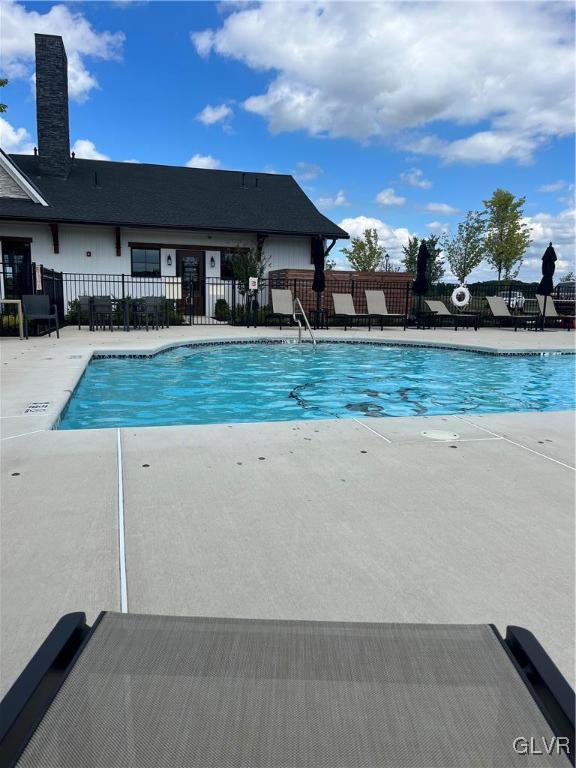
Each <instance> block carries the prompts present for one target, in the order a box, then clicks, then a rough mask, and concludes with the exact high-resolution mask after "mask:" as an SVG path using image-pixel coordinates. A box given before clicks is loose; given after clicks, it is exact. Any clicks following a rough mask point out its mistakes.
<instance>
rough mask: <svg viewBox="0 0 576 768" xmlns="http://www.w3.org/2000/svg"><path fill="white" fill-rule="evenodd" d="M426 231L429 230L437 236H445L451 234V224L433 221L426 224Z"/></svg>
mask: <svg viewBox="0 0 576 768" xmlns="http://www.w3.org/2000/svg"><path fill="white" fill-rule="evenodd" d="M426 229H429V230H430V232H434V233H435V234H437V235H444V234H447V233H448V232H450V224H448V223H447V222H444V223H443V222H441V221H431V222H430V223H429V224H426Z"/></svg>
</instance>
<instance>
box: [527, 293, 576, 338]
mask: <svg viewBox="0 0 576 768" xmlns="http://www.w3.org/2000/svg"><path fill="white" fill-rule="evenodd" d="M536 298H537V299H538V309H539V311H540V314H541V315H542V316H543V315H544V296H540V295H539V294H536ZM543 319H544V322H546V321H547V320H552V321H553V322H554V323H555V324H556V325H561V324H562V323H566V330H567V331H569V330H570V329H571V328H572V325H573V323H574V320H576V315H560V314H558V311H557V309H556V305H555V304H554V299H553V298H552V296H548V297H547V298H546V317H545V318H543Z"/></svg>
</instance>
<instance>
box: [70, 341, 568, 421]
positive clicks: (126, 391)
mask: <svg viewBox="0 0 576 768" xmlns="http://www.w3.org/2000/svg"><path fill="white" fill-rule="evenodd" d="M574 363H575V358H574V356H572V355H523V356H518V355H512V356H496V355H484V354H478V353H476V352H467V351H460V350H448V349H433V348H417V347H407V346H406V347H403V346H384V345H375V344H359V343H354V344H347V343H331V344H326V343H324V344H319V345H318V346H317V347H316V349H314V348H313V347H312V346H311V345H309V344H302V345H294V344H250V343H246V344H221V345H217V346H208V345H201V346H196V347H194V346H189V347H177V348H173V349H170V350H167V351H166V352H162V353H160V354H158V355H155V356H154V357H149V358H105V359H96V360H93V361H92V362H91V363H90V364H89V365H88V367H87V369H86V371H85V373H84V376H83V377H82V379H81V381H80V383H79V385H78V387H77V388H76V390H75V392H74V393H73V395H72V397H71V398H70V400H69V402H68V404H67V406H66V408H65V410H64V412H63V414H62V417H61V419H60V422H59V423H58V425H57V428H58V429H85V428H97V427H100V428H101V427H127V426H136V427H137V426H160V425H175V424H218V423H236V422H253V421H289V420H292V419H334V418H338V419H339V418H351V417H356V418H365V417H373V418H379V417H387V416H426V415H433V414H450V413H494V412H498V411H532V410H536V411H547V410H564V409H571V408H574V400H575V397H574V385H575V370H574Z"/></svg>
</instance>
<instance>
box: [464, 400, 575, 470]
mask: <svg viewBox="0 0 576 768" xmlns="http://www.w3.org/2000/svg"><path fill="white" fill-rule="evenodd" d="M454 418H455V419H458V420H459V421H463V422H465V423H466V424H470V425H471V426H472V427H476V429H481V430H482V432H487V433H488V434H489V435H492V436H493V437H498V438H500V440H504V441H505V442H506V443H510V445H515V446H516V447H517V448H522V450H524V451H528V453H533V454H534V455H535V456H540V457H541V458H542V459H547V460H548V461H552V462H554V464H560V466H561V467H566V469H571V470H572V471H573V472H574V471H576V467H573V466H572V465H571V464H566V463H565V462H563V461H559V460H558V459H553V458H552V456H547V455H546V454H545V453H540V451H535V450H534V448H529V447H528V446H527V445H523V444H522V443H517V442H516V441H515V440H510V438H509V437H504V435H499V434H498V433H497V432H493V431H492V430H491V429H487V428H486V427H481V426H480V425H479V424H476V423H475V422H473V421H470V420H469V419H465V418H464V417H463V416H458V415H457V414H454Z"/></svg>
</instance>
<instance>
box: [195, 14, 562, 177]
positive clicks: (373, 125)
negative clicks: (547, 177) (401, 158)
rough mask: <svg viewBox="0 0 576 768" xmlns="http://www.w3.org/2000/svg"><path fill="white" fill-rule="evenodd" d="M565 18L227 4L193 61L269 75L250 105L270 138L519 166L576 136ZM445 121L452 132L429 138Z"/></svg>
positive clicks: (198, 41) (202, 35) (201, 36)
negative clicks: (347, 141)
mask: <svg viewBox="0 0 576 768" xmlns="http://www.w3.org/2000/svg"><path fill="white" fill-rule="evenodd" d="M224 13H226V11H224ZM573 26H574V25H573V18H572V6H571V4H569V3H553V2H548V3H537V2H524V3H512V2H510V3H504V2H482V3H480V2H468V3H464V2H461V3H458V4H456V3H454V2H445V1H444V2H442V1H440V2H434V3H428V2H426V3H392V2H386V3H370V4H367V3H335V2H327V1H326V0H319V1H318V2H298V3H291V2H277V3H246V4H243V5H240V6H238V5H233V6H232V7H231V9H230V12H228V13H227V15H225V17H224V19H223V22H222V23H221V25H220V26H219V27H218V28H217V29H208V30H204V31H201V32H198V33H193V34H192V36H191V37H192V41H193V43H194V45H195V46H196V50H197V51H198V53H199V54H200V55H201V56H208V55H209V54H210V53H216V54H219V55H221V56H226V57H230V58H234V59H237V60H239V61H242V62H243V63H244V64H246V65H247V66H248V67H250V68H252V69H254V70H256V71H258V72H266V73H269V75H270V77H269V85H268V86H267V88H266V89H265V90H264V91H262V92H260V93H255V94H252V95H250V96H249V97H248V98H247V99H246V100H245V102H244V107H245V108H246V109H247V110H248V111H250V112H253V113H255V114H258V115H261V116H262V117H264V118H265V119H266V120H267V121H268V125H269V128H270V130H271V131H272V132H274V133H277V132H280V131H293V130H298V131H300V130H301V131H305V132H306V133H308V134H310V135H313V136H330V137H348V138H353V139H358V140H362V141H363V140H366V139H370V138H371V137H375V138H381V139H382V138H383V139H385V140H390V141H392V142H394V143H395V144H398V145H399V146H404V147H406V148H410V149H412V150H413V151H415V152H423V153H426V154H434V155H438V156H440V157H441V158H442V159H444V160H446V161H449V162H492V163H497V162H501V161H503V160H507V159H514V160H516V161H517V162H522V163H525V162H529V161H530V159H531V158H532V155H533V153H534V151H535V150H536V149H537V148H538V147H539V146H540V145H541V144H542V143H544V142H546V141H547V140H549V139H550V137H554V136H563V135H570V134H571V133H572V132H573V129H574V126H573V116H574V82H573V72H574V41H573V32H574V30H573ZM422 30H425V34H423V33H422ZM486 30H490V45H487V44H486ZM359 40H361V41H362V44H361V45H358V41H359ZM342 51H346V56H345V58H344V59H343V58H342ZM447 51H448V53H447ZM527 51H529V52H530V55H527V54H526V52H527ZM383 52H385V55H383ZM542 62H546V66H543V65H542ZM446 121H449V122H451V123H452V124H455V125H457V126H458V130H459V132H460V138H459V139H457V140H455V141H448V140H445V139H442V138H441V137H438V136H434V135H427V133H426V130H425V129H426V126H428V125H430V124H434V125H439V124H441V123H442V122H446ZM480 126H481V129H480ZM486 126H487V127H486ZM416 131H418V132H420V134H419V135H418V134H416V135H414V132H416ZM406 133H408V135H406Z"/></svg>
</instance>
